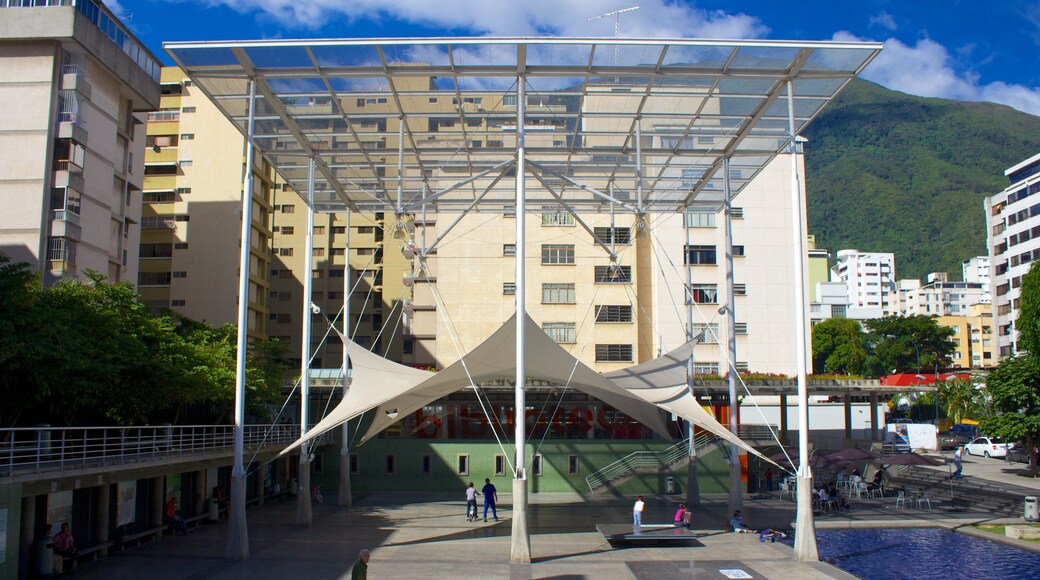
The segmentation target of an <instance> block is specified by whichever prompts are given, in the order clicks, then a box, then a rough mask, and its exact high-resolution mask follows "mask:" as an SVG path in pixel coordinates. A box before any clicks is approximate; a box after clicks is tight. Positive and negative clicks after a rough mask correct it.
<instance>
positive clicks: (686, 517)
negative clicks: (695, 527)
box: [675, 503, 693, 528]
mask: <svg viewBox="0 0 1040 580" xmlns="http://www.w3.org/2000/svg"><path fill="white" fill-rule="evenodd" d="M692 521H693V512H691V511H690V510H688V509H686V504H684V503H681V504H679V509H677V510H675V527H677V528H689V527H690V523H691V522H692Z"/></svg>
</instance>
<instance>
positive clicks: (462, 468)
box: [457, 454, 469, 475]
mask: <svg viewBox="0 0 1040 580" xmlns="http://www.w3.org/2000/svg"><path fill="white" fill-rule="evenodd" d="M457 467H458V473H459V475H469V455H463V454H459V456H458V462H457Z"/></svg>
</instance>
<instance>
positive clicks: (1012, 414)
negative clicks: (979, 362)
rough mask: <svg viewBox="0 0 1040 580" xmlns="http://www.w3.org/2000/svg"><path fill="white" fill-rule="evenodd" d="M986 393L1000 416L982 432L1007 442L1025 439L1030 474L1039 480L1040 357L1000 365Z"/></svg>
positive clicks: (990, 420) (989, 421)
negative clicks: (1037, 450) (1037, 463)
mask: <svg viewBox="0 0 1040 580" xmlns="http://www.w3.org/2000/svg"><path fill="white" fill-rule="evenodd" d="M986 389H987V391H988V393H989V396H990V397H991V399H992V401H993V409H994V411H995V412H996V414H995V415H993V416H991V417H987V418H985V419H983V420H982V429H983V430H984V431H985V432H986V433H988V434H990V435H992V436H995V437H1002V438H1004V439H1005V440H1007V441H1020V440H1023V439H1024V440H1025V445H1026V449H1027V450H1028V451H1029V453H1028V455H1029V473H1030V475H1032V476H1033V477H1036V474H1037V465H1036V453H1035V452H1034V450H1035V448H1036V445H1037V443H1040V357H1036V356H1034V355H1031V354H1030V355H1022V356H1016V357H1012V358H1006V359H1004V360H1002V361H1000V365H999V366H998V367H997V368H996V369H995V370H994V371H993V372H991V373H990V374H989V378H988V380H987V385H986Z"/></svg>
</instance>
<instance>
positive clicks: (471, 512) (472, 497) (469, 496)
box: [466, 477, 498, 522]
mask: <svg viewBox="0 0 1040 580" xmlns="http://www.w3.org/2000/svg"><path fill="white" fill-rule="evenodd" d="M479 495H483V496H484V521H485V522H486V521H487V514H488V508H491V515H492V516H493V517H494V518H495V521H496V522H497V521H498V510H497V509H496V507H495V504H497V503H498V490H497V489H495V485H494V484H493V483H491V478H487V477H486V478H484V487H482V488H481V489H480V491H477V488H475V487H474V486H473V482H472V481H471V482H469V486H467V487H466V521H467V522H475V521H477V520H478V519H480V518H479V517H478V512H477V496H479Z"/></svg>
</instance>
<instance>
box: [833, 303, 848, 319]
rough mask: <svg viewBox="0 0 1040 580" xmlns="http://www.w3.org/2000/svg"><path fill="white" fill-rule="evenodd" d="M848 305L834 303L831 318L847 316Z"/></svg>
mask: <svg viewBox="0 0 1040 580" xmlns="http://www.w3.org/2000/svg"><path fill="white" fill-rule="evenodd" d="M845 317H846V307H845V305H844V304H832V305H831V318H845Z"/></svg>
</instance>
